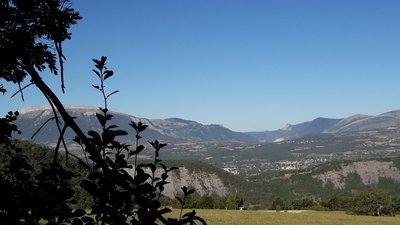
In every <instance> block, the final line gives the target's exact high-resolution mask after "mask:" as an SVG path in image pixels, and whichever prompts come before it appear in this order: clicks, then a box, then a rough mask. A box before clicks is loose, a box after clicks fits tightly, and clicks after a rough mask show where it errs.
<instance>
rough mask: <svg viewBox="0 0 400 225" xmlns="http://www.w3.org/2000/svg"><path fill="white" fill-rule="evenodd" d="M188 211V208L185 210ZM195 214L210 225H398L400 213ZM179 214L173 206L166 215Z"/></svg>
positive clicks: (252, 212) (215, 211)
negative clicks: (365, 214) (392, 214)
mask: <svg viewBox="0 0 400 225" xmlns="http://www.w3.org/2000/svg"><path fill="white" fill-rule="evenodd" d="M185 212H189V211H188V210H186V211H184V213H185ZM196 212H197V215H198V216H200V217H202V218H204V219H205V220H206V221H207V223H208V224H209V225H250V224H251V225H398V224H400V216H397V217H376V216H355V215H348V214H345V213H344V212H320V211H291V212H283V211H282V212H276V211H239V210H215V209H210V210H206V209H198V210H196ZM175 215H179V210H176V209H174V210H173V212H172V213H171V214H170V215H169V216H171V217H174V216H175Z"/></svg>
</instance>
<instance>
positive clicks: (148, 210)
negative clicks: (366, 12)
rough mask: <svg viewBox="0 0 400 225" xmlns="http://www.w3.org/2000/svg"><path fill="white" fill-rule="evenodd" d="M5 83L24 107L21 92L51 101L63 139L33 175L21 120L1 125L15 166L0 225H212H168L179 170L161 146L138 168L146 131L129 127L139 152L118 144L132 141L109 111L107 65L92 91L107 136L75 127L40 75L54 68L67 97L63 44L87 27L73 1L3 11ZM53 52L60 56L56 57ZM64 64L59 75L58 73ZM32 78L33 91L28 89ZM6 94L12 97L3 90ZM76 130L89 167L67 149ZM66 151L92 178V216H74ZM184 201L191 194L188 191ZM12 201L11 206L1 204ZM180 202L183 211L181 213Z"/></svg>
mask: <svg viewBox="0 0 400 225" xmlns="http://www.w3.org/2000/svg"><path fill="white" fill-rule="evenodd" d="M0 10H1V12H2V19H1V20H0V33H1V37H2V38H1V39H0V51H1V60H0V78H1V79H4V80H5V81H7V82H12V83H15V84H18V86H19V92H18V93H19V94H20V95H21V97H22V99H24V96H23V90H24V89H25V88H26V87H28V86H31V85H35V86H36V87H37V88H38V89H39V90H40V91H41V93H42V94H43V95H44V97H45V98H46V99H47V100H48V102H49V104H50V106H51V107H52V109H53V113H54V117H53V120H54V121H55V123H56V124H57V128H58V132H59V140H58V144H57V146H56V147H55V150H54V151H55V152H54V158H53V160H52V162H51V163H49V164H44V165H42V170H41V171H40V172H39V173H38V174H35V173H36V172H35V171H33V166H32V165H31V164H30V163H29V162H28V159H27V158H26V157H25V156H24V155H23V154H22V152H23V149H21V148H17V147H16V146H15V145H13V143H12V142H11V140H10V138H11V133H12V132H19V131H18V130H17V127H16V126H15V125H14V124H13V122H14V121H15V119H16V118H17V116H18V113H17V112H15V113H11V112H10V113H9V114H8V115H7V116H6V117H5V118H2V119H1V120H0V130H1V132H0V144H3V145H5V146H6V148H5V149H6V152H4V153H5V154H6V155H7V157H9V164H8V165H7V166H6V167H5V169H4V170H3V171H1V173H0V187H1V190H0V192H1V197H4V198H2V201H1V202H2V203H0V224H39V221H40V220H45V221H46V223H47V224H67V223H71V224H76V225H78V224H157V223H162V224H196V223H201V224H206V222H205V221H204V220H203V219H202V218H200V217H198V216H196V213H195V211H193V212H190V213H187V214H185V215H181V216H180V218H167V217H165V214H166V213H168V212H170V210H169V209H167V208H161V203H160V199H161V197H162V193H163V191H164V186H165V185H166V184H168V182H167V181H166V180H167V178H168V173H169V172H170V171H171V170H173V169H174V168H167V167H166V166H165V165H164V164H162V163H161V162H162V161H161V160H160V159H159V155H160V151H161V149H162V148H163V147H164V146H165V144H163V143H160V142H159V141H157V140H155V141H152V142H149V144H150V145H151V146H152V147H153V148H154V152H155V153H154V161H153V162H152V163H148V164H139V165H137V160H136V159H137V155H138V154H140V152H141V151H142V150H143V149H144V146H143V145H141V144H140V143H139V140H140V139H141V136H140V135H141V132H143V131H144V130H145V129H146V125H144V124H141V123H135V122H134V121H132V122H131V124H130V125H131V127H132V128H133V129H134V130H135V131H136V136H135V139H136V145H135V146H134V148H132V147H131V146H129V145H127V144H126V143H120V142H119V141H118V137H119V136H122V135H127V132H126V131H123V130H119V129H118V127H117V126H116V125H113V124H110V123H111V121H112V117H113V115H112V114H111V113H110V112H109V110H108V108H107V102H108V98H109V97H110V96H112V95H113V94H115V93H117V92H118V91H113V92H111V93H107V92H106V90H105V88H104V82H105V81H106V80H107V79H109V78H110V77H111V76H113V72H112V70H108V69H107V68H106V60H107V58H106V57H101V59H98V60H93V61H94V63H95V68H96V69H94V70H93V71H94V73H95V74H96V75H97V76H98V78H99V80H100V84H99V85H93V87H94V88H96V89H97V90H99V91H100V92H101V94H102V97H103V100H104V107H102V108H100V111H99V113H97V114H96V117H97V119H98V121H99V123H100V124H101V127H102V130H101V131H100V132H97V131H94V130H92V131H89V132H88V134H87V135H85V134H84V133H83V132H82V130H81V129H80V127H79V126H78V125H77V124H76V122H75V121H74V119H73V118H72V117H71V116H70V115H69V114H68V112H67V111H66V110H65V108H64V106H63V104H62V103H61V101H60V100H59V99H58V97H57V96H56V95H55V94H54V92H53V91H52V89H51V88H50V87H49V86H48V85H47V84H46V83H45V82H44V81H43V80H42V77H41V75H40V72H42V71H43V70H45V69H46V68H48V69H49V70H50V72H51V73H53V74H55V75H57V74H60V75H61V76H60V77H61V89H62V91H64V88H65V84H64V71H63V63H64V60H65V57H64V55H63V51H62V42H63V41H64V40H66V39H70V38H71V34H70V33H69V32H68V29H69V28H70V26H72V25H73V24H75V23H77V22H78V20H80V19H81V17H80V15H79V13H78V12H76V11H75V10H74V9H73V8H71V2H70V1H68V0H23V1H22V0H7V1H2V3H1V4H0ZM53 49H54V50H53ZM57 63H58V68H57ZM26 77H29V78H30V83H29V84H28V85H27V86H25V87H22V86H21V84H22V82H23V81H24V80H25V78H26ZM0 91H1V92H3V93H4V92H6V91H7V90H6V89H5V88H4V86H3V85H0ZM67 127H70V128H71V129H72V130H73V131H74V132H75V133H76V138H75V139H74V140H75V141H76V142H77V143H79V144H80V146H81V147H82V150H83V151H84V152H85V153H86V154H87V156H88V157H87V160H86V162H85V161H83V160H81V159H79V158H78V157H76V156H74V155H72V154H71V153H69V152H68V148H67V146H65V144H64V143H65V142H64V140H63V139H64V138H63V135H64V132H65V130H66V128H67ZM62 144H64V148H65V149H66V155H67V156H72V157H75V158H77V159H78V160H79V161H80V164H81V165H82V166H84V167H85V168H86V169H87V170H88V174H89V175H88V176H87V178H86V179H84V180H82V181H81V184H80V185H81V187H83V188H84V189H85V190H86V191H87V192H88V193H89V194H90V195H91V196H92V198H93V205H92V207H91V210H89V212H87V211H86V210H85V209H80V208H76V207H75V208H74V204H75V203H76V201H75V199H74V198H75V195H74V194H75V193H74V190H73V189H72V188H71V186H70V181H71V179H72V178H73V177H74V174H73V173H72V172H71V171H70V170H68V169H67V168H66V167H67V166H66V165H67V164H66V165H63V164H62V163H60V157H59V154H58V151H59V148H60V145H62ZM130 157H134V158H135V164H134V169H135V173H134V176H131V175H129V174H128V172H127V171H126V170H127V169H129V168H131V166H130V165H129V164H128V159H129V158H130ZM158 169H160V170H162V171H163V172H162V173H161V176H160V177H158V176H156V170H158ZM182 190H183V191H184V198H186V197H187V196H188V195H190V194H191V193H192V192H193V191H192V190H188V189H187V188H186V187H183V188H182ZM4 199H6V201H3V200H4ZM183 204H184V200H182V205H181V208H183Z"/></svg>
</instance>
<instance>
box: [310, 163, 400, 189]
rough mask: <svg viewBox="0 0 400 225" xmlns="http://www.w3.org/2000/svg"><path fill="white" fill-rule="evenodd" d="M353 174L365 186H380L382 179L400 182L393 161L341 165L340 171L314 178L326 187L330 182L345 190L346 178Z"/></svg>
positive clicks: (329, 172)
mask: <svg viewBox="0 0 400 225" xmlns="http://www.w3.org/2000/svg"><path fill="white" fill-rule="evenodd" d="M351 174H358V175H359V176H360V178H361V181H362V183H363V184H364V185H372V184H378V183H379V179H380V178H387V179H391V180H393V181H395V182H400V170H399V168H397V167H396V166H395V165H394V164H393V162H392V161H378V160H369V161H361V162H353V163H351V164H347V165H346V164H341V165H340V168H339V169H337V170H332V171H328V172H325V173H322V174H317V175H313V178H315V179H319V180H321V181H322V183H323V185H324V186H325V185H326V184H327V183H328V182H329V181H330V182H332V183H333V185H334V187H335V188H337V189H343V188H345V185H346V183H345V181H346V178H347V177H348V176H349V175H351Z"/></svg>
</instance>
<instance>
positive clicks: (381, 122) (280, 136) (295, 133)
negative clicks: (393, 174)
mask: <svg viewBox="0 0 400 225" xmlns="http://www.w3.org/2000/svg"><path fill="white" fill-rule="evenodd" d="M388 127H400V110H394V111H390V112H386V113H382V114H380V115H377V116H369V115H362V114H356V115H353V116H349V117H347V118H344V119H328V118H317V119H314V120H312V121H309V122H304V123H300V124H296V125H290V124H288V125H285V127H284V128H282V129H279V130H275V131H263V132H248V133H247V134H249V135H251V136H252V137H254V138H256V139H257V140H258V141H260V142H273V141H275V140H287V139H293V138H299V137H302V136H305V135H314V134H320V133H339V132H354V131H366V130H378V129H384V128H388Z"/></svg>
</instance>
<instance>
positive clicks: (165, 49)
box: [0, 0, 400, 131]
mask: <svg viewBox="0 0 400 225" xmlns="http://www.w3.org/2000/svg"><path fill="white" fill-rule="evenodd" d="M73 4H74V8H76V9H77V11H79V12H80V13H81V15H82V16H83V19H82V20H81V21H80V23H79V24H77V25H75V26H74V27H73V28H72V29H71V32H72V39H71V40H70V41H67V42H65V44H64V47H63V48H64V53H65V55H66V57H67V62H66V64H65V74H66V87H67V88H66V94H61V92H60V90H59V89H60V88H59V83H60V81H59V78H58V77H54V76H49V75H47V76H46V81H47V82H49V84H50V85H51V86H52V87H53V88H54V89H57V91H56V92H57V93H59V94H60V98H61V100H62V101H63V102H64V103H65V104H67V105H91V106H101V105H102V102H101V96H100V95H99V93H97V92H96V91H95V90H94V89H93V88H91V84H96V83H97V80H96V77H95V75H94V74H93V72H92V71H91V70H92V68H93V63H92V62H91V59H92V58H100V57H101V56H102V55H106V56H108V61H109V62H108V67H109V69H112V70H114V72H115V76H114V77H112V78H111V79H109V81H110V82H109V83H108V84H107V88H109V89H108V90H110V91H111V90H115V89H118V90H120V93H118V94H116V95H115V96H113V97H111V99H110V101H111V102H110V104H109V108H110V109H111V110H114V111H120V112H125V113H129V114H132V115H135V116H139V117H145V118H153V119H154V118H160V119H163V118H170V117H179V118H183V119H189V120H195V121H198V122H200V123H204V124H222V125H224V126H225V127H227V128H230V129H232V130H235V131H262V130H274V129H279V128H281V127H283V126H284V125H285V124H286V123H290V124H296V123H300V122H304V121H309V120H312V119H314V118H316V117H328V118H343V117H347V116H350V115H353V114H357V113H361V114H369V115H377V114H380V113H384V112H387V111H390V110H395V109H400V1H398V0H374V1H371V0H335V1H322V0H315V1H312V0H168V1H167V0H151V1H128V0H114V1H110V0H108V1H105V0H81V1H73ZM7 87H8V88H9V92H8V93H7V94H6V95H5V96H4V97H0V112H1V113H2V114H4V113H5V112H6V111H8V110H17V109H19V108H24V107H28V106H37V105H45V104H46V101H45V100H44V98H43V97H42V96H41V95H40V94H39V93H38V92H37V91H36V90H35V87H31V88H29V90H27V91H26V92H25V98H26V99H25V102H22V100H21V98H17V97H14V98H13V99H10V96H11V94H12V93H13V92H14V91H15V90H17V87H16V86H12V87H10V86H7Z"/></svg>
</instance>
